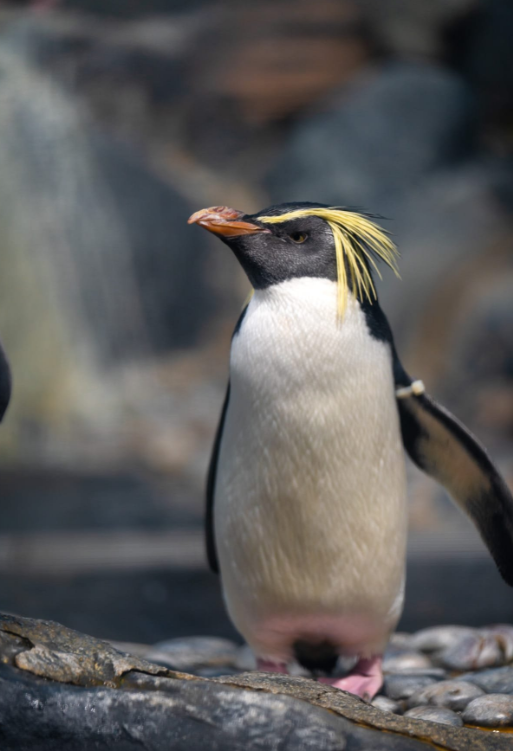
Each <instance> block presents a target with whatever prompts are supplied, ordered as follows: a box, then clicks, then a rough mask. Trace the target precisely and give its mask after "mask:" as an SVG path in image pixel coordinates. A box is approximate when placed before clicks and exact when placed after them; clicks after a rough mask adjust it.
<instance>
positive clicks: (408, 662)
mask: <svg viewBox="0 0 513 751" xmlns="http://www.w3.org/2000/svg"><path fill="white" fill-rule="evenodd" d="M430 667H432V665H431V660H430V659H429V658H428V657H426V655H423V654H421V653H420V652H400V653H399V654H394V653H392V654H390V653H389V652H388V650H387V652H385V657H384V660H383V670H384V671H385V672H386V673H402V672H404V671H408V670H410V671H414V670H423V669H429V668H430Z"/></svg>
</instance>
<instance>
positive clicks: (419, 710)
mask: <svg viewBox="0 0 513 751" xmlns="http://www.w3.org/2000/svg"><path fill="white" fill-rule="evenodd" d="M404 716H405V717H415V718H416V719H417V720H428V721H429V722H438V723H440V724H441V725H452V726H453V727H457V728H460V727H461V726H462V725H463V720H462V719H461V717H460V716H459V715H457V714H456V712H452V711H451V710H450V709H444V708H443V707H428V706H425V707H414V708H413V709H409V710H408V711H407V712H405V713H404Z"/></svg>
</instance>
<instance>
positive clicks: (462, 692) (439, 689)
mask: <svg viewBox="0 0 513 751" xmlns="http://www.w3.org/2000/svg"><path fill="white" fill-rule="evenodd" d="M483 694H484V691H483V690H482V689H480V688H479V686H476V685H474V684H473V683H467V682H465V681H459V680H458V681H440V682H439V683H435V684H433V685H432V686H427V687H426V688H422V689H420V690H419V691H416V692H415V693H414V694H412V695H411V696H410V698H409V699H408V706H409V707H419V706H423V705H426V704H431V705H433V706H435V707H444V708H445V709H452V710H453V711H454V712H461V711H462V710H463V709H465V707H466V706H467V704H469V703H470V702H471V701H472V700H473V699H476V698H477V697H478V696H483Z"/></svg>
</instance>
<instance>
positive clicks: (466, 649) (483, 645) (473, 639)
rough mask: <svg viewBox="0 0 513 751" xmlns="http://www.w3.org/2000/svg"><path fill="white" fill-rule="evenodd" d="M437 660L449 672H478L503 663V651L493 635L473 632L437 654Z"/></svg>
mask: <svg viewBox="0 0 513 751" xmlns="http://www.w3.org/2000/svg"><path fill="white" fill-rule="evenodd" d="M437 660H438V661H439V662H440V664H441V665H443V667H445V668H449V669H450V670H479V668H486V667H491V666H495V665H497V666H498V665H503V664H504V662H505V656H504V651H503V650H502V649H501V645H500V643H499V641H498V639H497V637H496V635H495V634H490V633H488V634H487V633H482V632H479V631H478V632H475V633H473V634H469V635H467V636H463V637H462V638H461V639H460V640H459V641H458V642H457V643H456V644H453V645H452V646H451V647H448V648H447V649H444V650H443V651H442V652H440V653H439V654H437Z"/></svg>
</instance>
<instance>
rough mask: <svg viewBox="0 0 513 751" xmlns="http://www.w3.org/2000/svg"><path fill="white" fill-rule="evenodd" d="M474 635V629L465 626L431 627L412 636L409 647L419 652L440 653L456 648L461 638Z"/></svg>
mask: <svg viewBox="0 0 513 751" xmlns="http://www.w3.org/2000/svg"><path fill="white" fill-rule="evenodd" d="M473 634H475V629H473V628H467V627H466V626H433V627H432V628H423V629H422V630H421V631H417V633H416V634H412V636H411V637H410V647H411V648H413V649H418V650H420V651H421V652H440V651H442V650H444V649H450V648H451V647H454V646H456V645H457V644H459V642H460V641H461V640H462V639H463V637H466V636H471V635H473Z"/></svg>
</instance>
